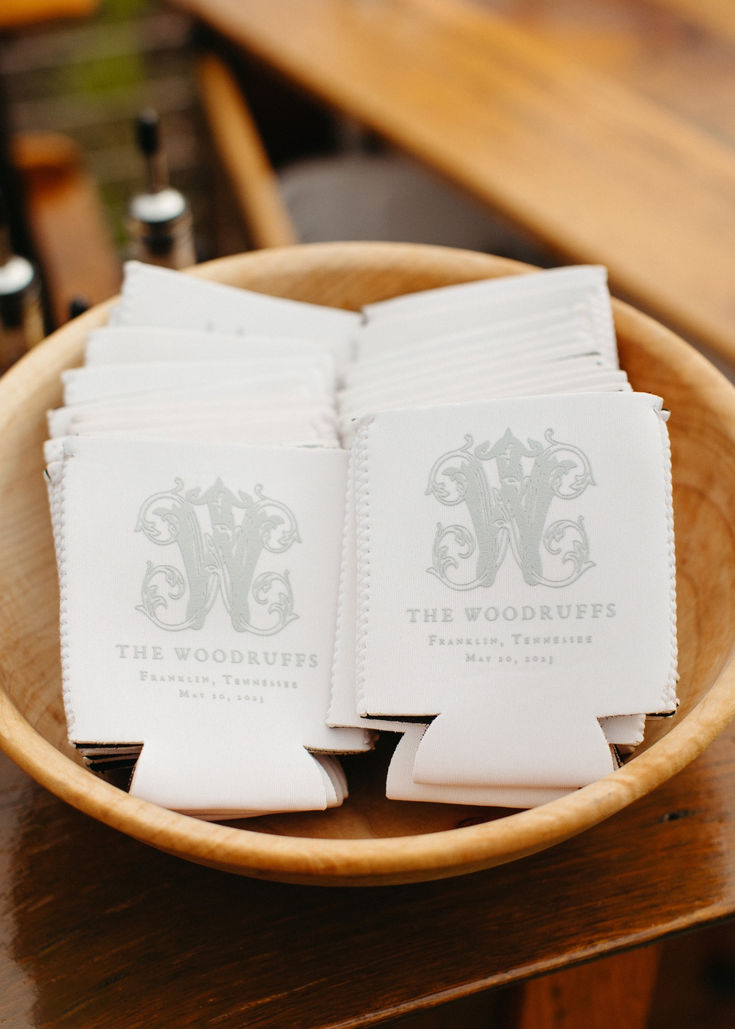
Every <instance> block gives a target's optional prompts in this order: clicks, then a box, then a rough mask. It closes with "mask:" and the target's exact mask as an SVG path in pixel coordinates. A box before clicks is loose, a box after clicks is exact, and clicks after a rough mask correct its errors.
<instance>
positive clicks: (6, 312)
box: [0, 197, 44, 374]
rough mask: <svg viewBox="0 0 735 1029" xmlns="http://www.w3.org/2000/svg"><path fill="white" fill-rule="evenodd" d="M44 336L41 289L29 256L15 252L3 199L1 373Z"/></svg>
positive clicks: (0, 212) (0, 205) (0, 216)
mask: <svg viewBox="0 0 735 1029" xmlns="http://www.w3.org/2000/svg"><path fill="white" fill-rule="evenodd" d="M43 336H44V325H43V309H42V306H41V286H40V282H39V279H38V275H37V274H36V271H35V269H34V267H33V265H32V264H31V262H30V261H27V260H26V258H25V257H21V256H20V255H19V254H15V253H13V247H12V244H11V242H10V230H9V228H8V224H7V218H6V216H5V207H4V204H3V202H2V198H1V197H0V374H1V373H2V372H5V371H7V369H8V368H10V366H11V365H12V364H14V363H15V362H16V361H17V360H18V358H19V357H22V356H23V354H25V353H26V351H27V350H30V348H31V347H34V346H35V345H36V343H40V342H41V340H42V339H43Z"/></svg>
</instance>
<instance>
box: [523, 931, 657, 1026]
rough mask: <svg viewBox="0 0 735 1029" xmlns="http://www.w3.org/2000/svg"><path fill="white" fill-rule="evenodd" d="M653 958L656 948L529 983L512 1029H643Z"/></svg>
mask: <svg viewBox="0 0 735 1029" xmlns="http://www.w3.org/2000/svg"><path fill="white" fill-rule="evenodd" d="M659 957H660V946H652V947H641V948H639V949H638V950H633V951H624V952H623V953H621V954H615V955H613V956H612V957H609V958H605V959H604V960H602V961H594V962H592V963H590V964H587V965H580V966H578V967H577V968H570V969H565V970H564V971H562V972H554V973H552V974H551V975H546V976H542V977H540V978H538V979H532V980H530V981H529V982H527V983H526V984H525V985H524V987H523V991H522V995H521V997H520V998H519V1001H520V1010H519V1011H518V1015H517V1019H514V1026H513V1029H539V1027H540V1026H543V1029H610V1026H613V1025H624V1026H625V1027H626V1029H646V1026H647V1025H648V1021H649V1016H650V1013H651V1005H652V1003H653V993H654V987H655V985H656V976H657V973H658V967H659Z"/></svg>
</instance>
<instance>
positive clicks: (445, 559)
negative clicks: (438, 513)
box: [426, 429, 594, 590]
mask: <svg viewBox="0 0 735 1029" xmlns="http://www.w3.org/2000/svg"><path fill="white" fill-rule="evenodd" d="M544 438H545V440H546V446H544V444H543V443H540V442H538V441H536V440H528V443H527V445H524V444H523V443H522V442H521V441H520V440H519V439H518V438H517V437H516V436H514V435H513V433H512V432H511V431H510V429H507V430H506V432H505V435H504V436H503V437H502V438H501V439H499V440H498V441H497V443H495V444H494V445H492V446H491V445H490V444H489V443H488V442H485V443H481V444H479V445H478V446H474V440H473V438H472V436H465V444H464V446H463V447H461V448H459V449H458V450H451V451H449V453H447V454H444V455H443V456H442V457H440V458H439V460H438V461H436V463H435V464H434V466H433V468H432V469H431V472H430V474H429V485H428V486H427V489H426V493H427V495H433V496H434V497H435V498H436V499H437V500H438V501H439V502H440V503H441V504H444V505H445V506H447V507H456V506H460V505H464V506H465V507H466V509H467V512H468V514H469V519H470V522H471V526H472V527H471V529H470V528H469V527H468V526H466V525H460V524H454V525H442V524H441V523H438V525H437V530H436V535H435V537H434V546H433V551H432V558H433V565H432V566H431V567H430V568H429V569H428V571H429V572H430V573H431V574H432V575H436V576H437V578H439V579H440V580H441V581H442V582H443V583H444V584H445V585H446V586H450V587H452V589H456V590H469V589H474V588H475V587H478V586H492V585H493V583H494V582H495V577H496V575H497V573H498V569H499V568H500V566H501V565H502V563H503V561H504V559H505V556H506V554H507V552H508V551H509V550H510V552H511V554H512V555H513V557H514V558H515V561H516V563H517V564H518V566H519V568H520V569H521V572H522V574H523V578H524V580H525V582H527V583H528V584H529V585H531V586H537V585H544V586H555V587H561V586H568V585H570V584H571V583H573V582H575V581H576V580H577V579H578V578H579V577H580V576H581V575H582V574H583V573H584V572H585V571H587V569H588V568H591V567H593V564H594V562H592V561H590V560H589V544H588V540H587V533H586V530H585V527H584V521H583V519H582V517H581V516H580V517H579V518H577V519H576V521H572V520H570V519H566V518H559V519H557V520H555V521H553V522H552V523H551V524H550V525H549V526H548V527H547V520H548V518H549V513H550V508H551V506H552V503H554V501H555V499H558V500H562V501H569V500H574V499H575V498H576V497H579V496H580V495H581V494H582V493H583V492H584V491H585V490H586V489H587V487H588V486H590V485H594V479H593V478H592V469H591V468H590V464H589V461H588V460H587V458H586V456H585V455H584V454H583V453H582V451H581V450H579V449H578V448H577V447H574V446H571V445H570V444H568V443H560V442H558V441H557V440H555V439H554V435H553V429H548V430H547V431H546V433H545V434H544ZM461 569H466V570H467V574H468V576H469V577H467V578H464V579H461V578H459V577H455V575H456V572H457V570H461Z"/></svg>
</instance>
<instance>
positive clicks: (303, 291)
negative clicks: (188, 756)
mask: <svg viewBox="0 0 735 1029" xmlns="http://www.w3.org/2000/svg"><path fill="white" fill-rule="evenodd" d="M522 270H523V269H522V267H521V266H517V265H514V264H513V263H512V262H504V261H500V260H498V259H496V258H491V257H488V256H485V255H480V254H473V253H468V252H462V251H453V250H446V249H443V248H436V247H420V246H408V245H391V244H372V245H371V244H323V245H318V246H313V247H292V248H283V249H275V250H266V251H261V252H258V253H255V254H251V255H244V256H239V257H235V258H229V259H225V260H222V261H218V262H213V263H212V264H210V265H208V266H203V267H200V268H198V269H197V274H198V275H202V276H205V277H210V278H214V279H217V280H219V281H222V282H232V283H237V284H240V285H247V286H249V287H250V288H254V289H261V290H263V291H265V292H275V293H277V294H281V295H284V296H290V297H293V298H294V299H309V300H315V301H320V302H324V303H332V304H334V305H336V306H348V307H349V306H352V307H356V306H359V305H360V304H361V303H366V302H369V301H372V300H375V299H378V298H380V297H384V296H387V295H393V294H396V293H402V292H408V291H410V290H411V289H418V288H421V287H426V288H428V287H429V286H432V285H438V284H440V283H447V282H456V281H465V280H468V279H473V278H479V277H483V276H488V275H497V274H503V273H506V274H508V273H512V272H514V271H515V272H519V271H522ZM615 313H616V322H617V329H618V338H619V347H620V354H621V360H622V363H623V366H624V367H625V368H626V369H627V371H628V373H629V376H630V378H631V381H632V382H633V383H634V385H635V386H636V387H637V388H639V389H644V390H650V391H653V392H657V393H660V394H661V395H662V396H663V397H664V400H665V403H666V405H667V407H669V408H670V409H671V411H672V416H671V419H670V434H671V439H672V450H673V475H674V502H675V518H676V526H677V528H676V531H677V539H678V540H679V544H680V545H679V548H678V567H677V574H678V578H677V588H678V597H679V601H678V608H679V630H678V635H679V647H680V662H679V668H680V673H681V680H680V685H679V695H680V697H681V707H680V711H679V713H678V715H677V716H676V718H675V719H663V720H661V721H659V722H658V723H656V724H655V725H654V726H652V727H651V728H650V729H649V731H648V733H647V740H646V744H645V745H644V746H643V747H642V748H639V752H638V753H637V754H636V755H635V757H634V758H633V759H632V760H631V761H629V762H628V763H627V764H626V765H625V766H624V767H623V768H621V769H619V770H618V771H616V772H615V773H614V774H612V775H610V776H607V777H606V778H605V779H603V780H601V781H599V782H597V783H593V784H591V785H590V786H588V787H585V788H584V789H583V790H579V791H577V792H576V793H574V794H571V795H569V796H567V797H564V798H563V799H561V800H559V801H555V802H553V803H550V804H546V805H543V806H542V807H539V808H536V809H533V810H530V811H524V812H520V813H511V814H508V813H506V812H503V811H500V810H493V809H480V808H470V807H455V806H453V805H440V804H436V805H435V804H410V803H397V802H390V801H387V800H386V799H385V796H384V781H385V761H386V757H387V755H386V753H385V751H384V750H379V751H378V752H377V753H376V754H375V755H365V756H362V757H360V758H357V759H353V760H351V761H349V762H348V776H349V780H350V790H351V796H350V800H349V802H348V803H347V804H345V805H344V806H343V807H342V808H339V809H335V810H331V811H328V812H312V813H307V814H304V815H290V816H288V815H286V816H272V817H267V818H260V819H253V820H250V821H248V822H245V823H242V824H241V825H237V824H234V825H230V826H225V825H214V824H209V823H205V822H201V821H198V820H196V819H192V818H187V817H185V816H182V815H178V814H176V813H174V812H171V811H164V810H162V809H161V808H158V807H156V806H155V805H151V804H147V803H145V802H143V801H139V800H137V799H136V798H133V797H130V796H129V795H127V794H125V793H123V792H122V791H121V790H118V789H116V788H115V787H114V786H112V785H110V784H108V783H106V782H103V781H101V780H99V779H97V778H95V777H94V776H92V775H91V774H90V773H89V772H87V771H85V770H84V769H83V768H81V767H80V766H79V765H78V764H76V763H75V762H74V760H72V759H71V755H70V751H69V747H68V745H67V744H66V742H65V736H66V733H65V727H64V717H63V711H62V705H61V690H60V669H59V656H58V606H57V604H58V601H57V593H56V571H55V561H54V556H53V546H52V539H51V531H50V524H49V518H48V510H47V498H46V495H45V487H44V485H43V478H42V467H43V459H42V451H41V443H42V440H43V438H44V435H45V412H46V410H47V409H48V408H50V407H53V406H55V405H57V404H58V402H59V397H60V385H59V373H60V371H61V369H63V368H64V367H67V366H68V365H70V364H73V363H76V362H78V361H79V360H80V358H81V353H82V349H83V344H84V338H85V334H86V331H87V330H88V329H89V328H90V327H91V326H93V325H95V324H98V323H99V322H100V321H102V320H103V319H104V318H105V317H106V309H105V308H100V309H95V310H93V311H91V312H89V313H88V314H87V315H84V316H83V317H82V318H80V319H77V320H76V321H75V322H74V323H72V324H71V325H69V326H68V327H66V328H65V329H63V330H61V331H60V332H58V333H56V334H55V336H54V337H52V338H51V339H50V340H48V341H47V342H46V343H44V344H41V345H40V346H39V347H37V348H36V349H35V350H34V351H33V352H32V353H31V354H29V355H28V356H27V357H26V358H24V359H23V361H21V362H20V363H19V364H18V365H17V366H16V367H15V368H13V369H12V370H11V371H10V372H9V373H8V375H7V376H5V378H4V380H3V382H2V384H1V385H0V391H1V392H2V400H3V404H2V413H1V418H0V429H1V430H2V431H0V454H2V458H3V460H2V462H0V492H2V495H3V506H4V518H3V520H2V522H1V523H0V585H1V586H2V588H1V589H0V622H1V625H2V630H1V631H2V638H3V640H4V642H5V654H4V655H3V658H2V661H1V662H0V686H2V690H0V746H2V748H3V749H4V750H5V751H6V752H7V753H8V754H9V755H10V756H11V757H12V758H13V759H14V760H15V761H17V762H18V763H19V764H20V765H21V767H23V768H25V769H26V770H27V771H28V772H30V773H31V774H32V775H33V776H34V777H35V778H36V779H37V780H38V781H39V782H40V783H42V784H43V785H46V786H47V787H48V788H49V789H51V790H53V791H54V792H56V793H58V794H59V795H60V796H62V797H64V798H65V799H66V800H68V802H69V803H71V804H73V805H75V806H77V807H79V808H80V809H82V810H84V811H86V812H87V813H89V814H92V815H93V816H94V817H96V818H99V819H101V820H103V821H105V822H106V823H107V824H109V825H112V826H114V827H117V828H119V829H122V830H123V831H124V832H127V833H129V834H130V835H132V836H134V837H136V838H138V839H143V840H146V841H147V842H149V843H152V844H154V845H155V846H158V847H160V848H161V849H163V850H167V851H169V852H173V853H177V854H180V855H183V856H187V857H189V858H190V859H191V860H193V861H197V862H202V863H205V864H210V865H212V866H214V867H217V868H223V869H229V870H230V871H234V872H238V873H240V874H248V875H252V876H255V877H266V878H276V879H279V880H283V881H288V882H307V883H314V884H337V883H339V884H341V885H360V884H371V885H378V884H379V885H388V884H390V883H394V882H407V881H424V880H428V879H432V878H437V877H443V876H452V875H457V874H460V873H469V872H472V871H475V870H478V869H480V868H487V867H489V866H491V865H494V864H498V863H503V862H507V861H515V860H517V859H519V858H522V857H524V856H525V855H527V854H530V853H533V852H535V851H538V850H541V849H544V848H546V847H549V846H552V845H554V844H557V843H559V842H560V841H562V840H564V839H566V838H568V837H569V836H571V835H573V834H575V833H578V832H580V831H582V830H584V829H588V828H589V827H590V826H592V825H594V824H596V823H598V822H600V821H601V820H604V819H606V818H609V817H610V816H611V815H612V814H614V813H615V812H617V811H619V810H621V809H622V808H624V807H625V806H626V805H628V804H630V803H632V802H633V801H634V800H635V799H636V798H638V797H640V796H642V795H644V794H645V793H647V792H649V791H650V790H651V789H653V788H655V787H656V786H657V785H659V784H660V783H662V782H664V781H665V780H666V779H667V778H669V777H670V776H671V775H673V774H674V773H675V772H676V771H677V770H679V769H681V768H682V767H684V766H685V765H686V764H687V763H688V762H689V761H691V760H692V759H693V758H694V757H695V756H696V755H697V754H698V753H699V752H700V751H701V750H702V749H703V748H704V747H706V746H707V744H708V743H710V742H711V740H712V739H714V738H715V737H716V736H717V734H718V733H719V732H721V731H722V729H723V728H724V725H725V724H726V723H727V721H728V720H729V719H730V718H731V717H732V715H733V712H734V711H735V670H734V668H733V663H732V643H733V639H735V607H734V606H733V605H732V597H733V595H734V594H735V534H734V532H733V528H732V523H731V512H732V510H733V509H734V508H735V418H734V415H733V412H734V410H735V406H734V405H733V397H734V396H735V394H734V392H733V387H732V386H731V385H730V384H729V383H728V382H727V381H726V380H725V379H724V378H723V377H722V376H721V375H719V373H718V372H716V371H715V370H714V369H713V368H712V367H711V365H709V364H708V363H707V362H706V361H705V360H704V359H703V358H702V357H701V356H700V355H699V354H697V353H696V352H695V351H694V350H693V349H692V348H691V347H687V346H686V345H685V344H684V343H683V342H682V341H680V340H678V339H677V338H676V337H674V336H673V335H672V334H671V333H670V332H668V331H667V330H665V329H664V328H662V327H661V326H659V325H658V324H657V323H655V322H653V321H651V320H650V319H647V318H645V317H644V316H642V315H640V314H638V313H637V312H635V311H633V310H632V309H630V308H628V307H626V306H625V305H621V304H617V305H616V308H615Z"/></svg>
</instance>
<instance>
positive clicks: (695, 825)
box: [0, 729, 735, 1029]
mask: <svg viewBox="0 0 735 1029" xmlns="http://www.w3.org/2000/svg"><path fill="white" fill-rule="evenodd" d="M734 786H735V729H730V730H728V731H727V732H726V733H725V734H723V736H721V737H720V738H719V739H718V740H717V741H716V742H715V743H714V744H713V745H712V746H711V747H710V748H709V749H708V750H707V751H706V752H705V753H704V754H703V755H702V756H701V757H700V758H698V759H697V760H696V761H695V762H694V763H693V764H692V765H690V766H689V767H688V768H687V769H686V770H685V771H683V772H682V773H680V774H679V775H678V776H676V777H675V778H673V779H671V780H670V781H669V782H667V783H666V784H664V785H663V786H661V787H660V788H659V789H657V790H656V791H654V792H653V793H651V794H649V795H648V796H646V797H644V798H642V799H641V800H640V801H638V802H637V803H636V804H634V805H632V806H631V807H629V808H627V809H626V810H625V811H623V812H620V813H619V814H618V815H616V816H615V817H613V818H611V819H609V820H608V821H606V822H604V823H603V824H601V825H599V826H597V827H596V828H594V829H590V830H589V831H588V832H586V833H584V834H582V835H580V836H577V837H576V838H575V839H573V840H569V841H567V842H566V843H563V844H561V845H559V846H558V847H554V848H553V849H550V850H547V851H545V852H544V853H542V854H538V855H535V856H533V857H529V858H526V859H524V860H522V861H518V862H515V863H513V864H509V865H505V866H502V867H500V868H495V869H491V870H489V871H486V872H481V873H477V874H475V875H471V876H465V877H462V878H459V879H454V880H447V881H444V882H436V883H424V884H415V885H410V886H395V887H385V888H382V887H381V888H374V889H371V890H365V889H341V890H333V889H332V890H330V889H324V888H318V887H300V886H286V885H280V884H276V883H266V882H257V881H255V880H252V879H243V878H239V877H235V876H231V875H226V874H224V873H221V872H216V871H213V870H211V869H205V868H199V867H197V866H195V865H192V864H190V863H188V862H184V861H180V860H178V859H176V858H173V857H169V856H167V855H165V854H162V853H160V852H159V851H156V850H154V849H152V848H149V847H146V846H143V845H142V844H140V843H137V842H136V841H134V840H131V839H129V838H127V837H125V836H123V835H121V834H120V833H118V832H116V831H115V830H113V829H110V828H109V827H107V826H104V825H102V824H101V823H99V822H97V821H95V820H93V819H91V818H88V817H87V816H85V815H83V814H81V813H79V812H78V811H75V810H74V809H73V808H71V807H69V806H68V805H66V804H64V803H63V802H62V801H60V800H58V799H57V798H55V797H54V796H52V795H51V794H49V793H47V792H46V791H45V790H43V789H41V788H40V787H39V786H38V785H37V784H36V783H34V782H33V781H32V780H30V779H29V778H27V777H26V776H25V775H24V773H22V772H21V771H20V770H19V769H18V768H17V767H16V766H15V765H13V764H11V763H10V762H9V761H7V759H5V758H4V757H3V756H2V755H0V860H1V862H2V870H1V873H0V1024H7V1025H8V1026H12V1027H13V1029H25V1027H30V1026H33V1027H39V1029H80V1027H84V1029H117V1027H120V1029H138V1027H143V1026H146V1027H156V1029H170V1027H172V1026H176V1027H179V1026H180V1027H184V1026H214V1027H218V1029H230V1027H231V1029H241V1027H243V1026H248V1027H271V1029H285V1027H286V1026H288V1027H292V1026H294V1027H295V1026H298V1027H300V1029H312V1027H317V1026H319V1027H335V1026H341V1027H358V1026H370V1025H376V1024H379V1023H381V1022H382V1021H383V1020H389V1019H393V1018H398V1017H399V1016H400V1015H403V1014H406V1013H408V1012H411V1011H421V1010H425V1009H429V1008H432V1007H434V1006H435V1005H439V1004H444V1003H447V1002H450V1001H452V1000H455V999H457V998H460V997H464V996H467V995H469V994H472V993H475V992H479V991H481V990H485V989H489V988H493V987H498V986H502V985H504V984H508V983H511V982H516V981H520V980H522V979H524V978H526V977H529V976H533V975H538V974H541V973H543V972H547V971H553V970H557V969H560V968H563V967H565V966H567V965H569V964H572V963H576V962H581V961H586V960H587V959H590V958H594V957H598V956H601V955H604V954H608V953H613V952H615V951H617V950H618V949H625V948H630V947H632V946H634V945H636V944H642V943H646V942H648V941H651V940H654V939H656V938H658V937H660V936H662V935H664V934H669V933H676V932H679V931H681V930H684V929H688V928H693V927H695V926H703V925H706V924H709V923H711V922H713V921H717V920H720V919H724V918H726V917H729V916H731V915H732V914H733V912H734V911H735V789H734V788H733V787H734ZM3 1020H4V1023H3ZM455 1024H464V1025H467V1024H474V1023H468V1022H461V1021H459V1022H457V1023H455ZM478 1024H483V1023H482V1022H479V1023H478ZM538 1024H539V1023H537V1025H538ZM589 1024H590V1023H589V1022H587V1023H585V1022H584V1021H583V1022H582V1025H583V1026H585V1025H589ZM627 1024H629V1023H627ZM539 1029H540V1026H539Z"/></svg>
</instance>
